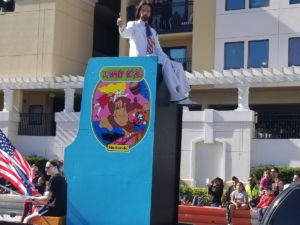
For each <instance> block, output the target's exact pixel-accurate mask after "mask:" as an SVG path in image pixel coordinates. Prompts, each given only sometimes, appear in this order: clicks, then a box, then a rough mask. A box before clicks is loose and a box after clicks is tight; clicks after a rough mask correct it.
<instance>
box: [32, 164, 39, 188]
mask: <svg viewBox="0 0 300 225" xmlns="http://www.w3.org/2000/svg"><path fill="white" fill-rule="evenodd" d="M40 176H41V174H40V172H39V168H38V166H37V165H35V164H32V165H31V178H32V183H33V184H34V186H36V185H37V183H38V179H39V178H40Z"/></svg>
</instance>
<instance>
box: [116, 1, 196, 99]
mask: <svg viewBox="0 0 300 225" xmlns="http://www.w3.org/2000/svg"><path fill="white" fill-rule="evenodd" d="M153 16H154V10H153V5H152V4H151V3H150V1H147V0H142V1H141V2H140V3H139V5H138V7H137V10H136V20H135V21H129V22H128V23H127V26H125V24H124V21H123V19H122V17H121V15H120V17H119V18H118V19H117V26H118V27H119V33H120V36H121V37H122V38H127V39H129V56H131V57H132V56H157V58H158V63H159V64H162V74H163V79H164V81H165V83H166V86H167V88H168V90H169V93H170V101H171V102H178V103H179V104H183V105H185V104H197V103H196V102H193V101H191V100H190V99H189V98H188V95H189V92H190V91H191V88H190V85H189V83H188V80H187V77H186V75H185V72H184V70H183V66H182V64H181V63H179V62H176V61H173V60H171V59H170V58H169V56H168V55H167V54H166V53H164V52H163V50H162V48H161V46H160V43H159V40H158V35H157V32H156V31H155V30H154V28H152V27H151V26H150V25H151V22H152V19H153Z"/></svg>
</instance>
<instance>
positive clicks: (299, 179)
mask: <svg viewBox="0 0 300 225" xmlns="http://www.w3.org/2000/svg"><path fill="white" fill-rule="evenodd" d="M299 181H300V176H299V174H294V176H293V178H292V184H293V183H297V182H299ZM288 186H290V184H285V185H284V189H286V188H287V187H288Z"/></svg>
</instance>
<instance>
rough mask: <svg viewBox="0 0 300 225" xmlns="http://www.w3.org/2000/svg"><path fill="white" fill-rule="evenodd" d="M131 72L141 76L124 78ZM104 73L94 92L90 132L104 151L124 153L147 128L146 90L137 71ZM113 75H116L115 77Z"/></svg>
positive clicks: (147, 104)
mask: <svg viewBox="0 0 300 225" xmlns="http://www.w3.org/2000/svg"><path fill="white" fill-rule="evenodd" d="M132 70H133V71H135V73H137V71H139V73H140V74H142V76H140V75H139V77H138V78H137V77H134V78H133V79H132V78H131V77H128V73H130V75H131V73H132ZM107 71H110V72H109V73H108V72H107ZM107 71H106V70H105V69H104V72H103V71H102V72H101V73H100V76H101V80H100V82H99V83H98V84H97V86H96V89H95V91H94V96H93V104H92V105H93V106H92V124H93V130H94V133H95V135H96V137H97V139H98V140H99V141H100V142H101V143H102V144H103V145H105V146H107V150H108V151H113V152H128V151H130V148H132V147H133V146H134V145H136V144H137V143H138V142H139V141H140V140H141V139H142V138H143V136H144V135H145V133H146V131H147V128H148V124H149V119H150V116H149V114H150V111H149V110H150V99H149V88H148V86H147V84H146V81H145V80H144V79H143V76H144V75H143V69H142V68H140V67H137V68H127V67H125V68H124V70H122V67H121V68H113V69H112V68H108V70H107ZM115 71H118V73H119V75H118V76H117V75H116V74H117V73H116V72H115ZM120 71H122V72H120ZM120 74H121V75H122V76H121V75H120ZM124 76H125V78H124Z"/></svg>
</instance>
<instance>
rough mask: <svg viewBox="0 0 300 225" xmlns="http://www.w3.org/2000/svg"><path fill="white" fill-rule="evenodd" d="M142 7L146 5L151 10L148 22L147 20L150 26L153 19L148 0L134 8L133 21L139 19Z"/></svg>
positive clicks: (151, 6) (150, 4) (151, 7)
mask: <svg viewBox="0 0 300 225" xmlns="http://www.w3.org/2000/svg"><path fill="white" fill-rule="evenodd" d="M144 5H148V6H149V7H150V9H151V14H150V17H149V20H148V23H149V24H151V23H152V18H153V5H152V3H151V2H149V1H148V0H142V1H141V2H140V4H139V5H138V6H137V7H136V13H135V19H137V20H139V19H140V13H141V9H142V6H144Z"/></svg>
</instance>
